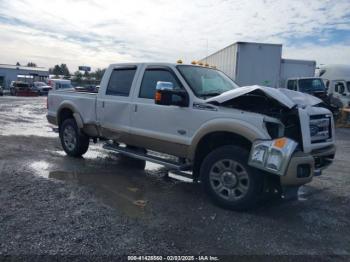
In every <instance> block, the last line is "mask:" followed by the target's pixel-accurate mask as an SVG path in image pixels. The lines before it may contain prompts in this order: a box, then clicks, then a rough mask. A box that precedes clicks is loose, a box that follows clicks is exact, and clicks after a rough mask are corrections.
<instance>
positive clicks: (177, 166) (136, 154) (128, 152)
mask: <svg viewBox="0 0 350 262" xmlns="http://www.w3.org/2000/svg"><path fill="white" fill-rule="evenodd" d="M103 148H104V149H106V150H110V151H114V152H117V153H120V154H123V155H125V156H129V157H132V158H137V159H141V160H145V161H149V162H152V163H156V164H159V165H162V166H165V167H167V168H169V169H171V170H177V171H188V170H191V165H188V164H183V163H179V162H175V161H172V160H169V159H165V158H162V157H158V156H152V155H149V154H147V153H143V152H140V151H137V150H133V149H129V148H126V147H121V146H118V145H113V144H110V143H106V144H105V145H103Z"/></svg>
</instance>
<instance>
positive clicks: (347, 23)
mask: <svg viewBox="0 0 350 262" xmlns="http://www.w3.org/2000/svg"><path fill="white" fill-rule="evenodd" d="M237 41H258V42H267V43H282V44H284V46H283V55H284V57H285V58H295V59H315V60H316V61H317V62H318V64H327V63H328V64H331V63H342V64H349V63H350V1H349V0H333V1H322V0H319V1H314V0H304V1H298V0H293V1H292V0H291V1H287V0H249V1H248V0H140V1H138V0H98V1H97V0H96V1H95V0H85V1H84V0H75V1H73V0H71V1H68V0H0V63H10V64H14V63H16V62H17V61H19V62H20V63H22V64H25V63H27V62H28V61H33V62H35V63H37V64H38V65H39V66H45V67H52V66H53V65H54V64H57V63H67V64H68V67H69V69H70V70H71V71H75V70H77V67H78V65H89V66H92V67H94V68H97V67H106V66H107V65H108V64H110V63H115V62H129V61H164V62H175V61H176V60H177V59H179V58H182V59H184V60H185V61H186V62H191V61H192V60H194V59H200V58H202V57H204V56H206V54H207V52H208V53H209V54H210V53H212V52H215V51H217V50H218V49H221V48H223V47H225V46H227V45H230V44H232V43H234V42H237ZM207 43H208V48H207Z"/></svg>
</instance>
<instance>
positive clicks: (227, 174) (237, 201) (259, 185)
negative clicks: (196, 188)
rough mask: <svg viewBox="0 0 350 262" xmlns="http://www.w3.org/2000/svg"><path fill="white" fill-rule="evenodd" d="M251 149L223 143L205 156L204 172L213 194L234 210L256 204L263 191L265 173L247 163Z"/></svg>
mask: <svg viewBox="0 0 350 262" xmlns="http://www.w3.org/2000/svg"><path fill="white" fill-rule="evenodd" d="M248 157H249V152H248V151H247V150H246V149H244V148H241V147H237V146H233V145H228V146H223V147H220V148H218V149H216V150H214V151H212V152H211V153H209V154H208V156H207V157H206V158H205V159H204V161H203V163H202V165H201V169H200V175H201V180H202V182H203V185H204V187H205V189H206V191H207V192H208V193H209V195H210V197H211V198H212V199H213V200H214V202H215V203H217V204H218V205H220V206H222V207H224V208H228V209H232V210H247V209H250V208H252V207H254V206H255V204H256V203H257V202H258V200H259V199H260V197H261V194H262V191H263V174H261V173H260V172H258V170H257V169H255V168H252V167H250V166H248V165H247V162H248Z"/></svg>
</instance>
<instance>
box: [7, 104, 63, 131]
mask: <svg viewBox="0 0 350 262" xmlns="http://www.w3.org/2000/svg"><path fill="white" fill-rule="evenodd" d="M45 101H46V98H43V97H40V98H27V99H25V98H11V99H10V98H9V97H6V99H1V100H0V135H2V136H14V135H18V136H40V137H56V136H57V134H56V133H54V132H53V131H52V126H51V125H50V124H49V123H48V122H47V120H46V116H45V115H46V102H45Z"/></svg>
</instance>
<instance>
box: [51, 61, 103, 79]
mask: <svg viewBox="0 0 350 262" xmlns="http://www.w3.org/2000/svg"><path fill="white" fill-rule="evenodd" d="M105 71H106V69H100V68H98V69H96V70H95V71H94V72H84V73H82V72H81V71H79V70H78V71H75V72H74V73H73V74H71V72H70V71H69V69H68V67H67V65H66V64H61V65H55V66H54V67H52V68H50V69H49V74H51V75H56V76H64V77H70V76H73V77H74V78H75V80H76V81H77V82H82V81H83V79H84V78H85V79H87V80H89V79H91V78H95V79H96V80H97V81H101V79H102V77H103V74H104V73H105Z"/></svg>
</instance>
